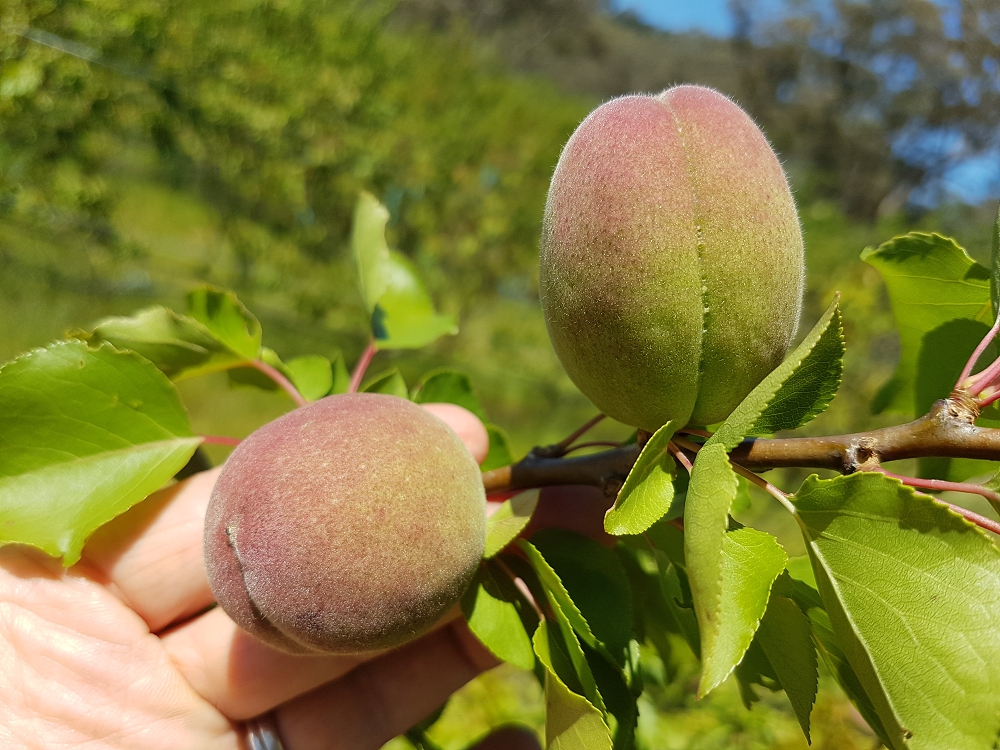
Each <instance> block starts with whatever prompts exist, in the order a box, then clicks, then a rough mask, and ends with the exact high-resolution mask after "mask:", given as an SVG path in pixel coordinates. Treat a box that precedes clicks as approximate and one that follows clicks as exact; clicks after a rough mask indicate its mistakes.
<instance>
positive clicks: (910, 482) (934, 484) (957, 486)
mask: <svg viewBox="0 0 1000 750" xmlns="http://www.w3.org/2000/svg"><path fill="white" fill-rule="evenodd" d="M875 471H877V472H878V473H879V474H884V475H885V476H887V477H891V478H893V479H898V480H899V481H900V482H902V483H903V484H905V485H906V486H907V487H916V488H918V489H924V490H937V491H939V492H965V493H967V494H970V495H981V496H982V497H985V498H986V499H987V500H989V502H990V505H992V506H993V508H994V509H995V510H997V512H1000V494H997V493H996V492H994V491H993V490H991V489H989V488H988V487H984V486H983V485H981V484H974V483H973V482H948V481H945V480H943V479H921V478H919V477H908V476H904V475H902V474H893V473H892V472H891V471H886V470H885V469H882V468H879V469H876V470H875Z"/></svg>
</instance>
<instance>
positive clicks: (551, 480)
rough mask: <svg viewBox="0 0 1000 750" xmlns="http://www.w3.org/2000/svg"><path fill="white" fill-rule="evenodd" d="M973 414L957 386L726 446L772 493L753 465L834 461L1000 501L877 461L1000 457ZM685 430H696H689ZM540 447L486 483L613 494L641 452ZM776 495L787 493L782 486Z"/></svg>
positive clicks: (495, 488)
mask: <svg viewBox="0 0 1000 750" xmlns="http://www.w3.org/2000/svg"><path fill="white" fill-rule="evenodd" d="M978 416H979V408H978V405H977V404H976V402H975V401H974V400H973V398H972V397H971V396H970V395H969V393H968V392H966V391H962V390H956V391H954V392H953V393H952V394H951V396H949V397H948V398H946V399H941V400H939V401H937V402H935V403H934V405H933V406H932V407H931V410H930V411H929V412H928V413H927V414H926V415H924V416H923V417H921V418H919V419H916V420H914V421H912V422H907V423H906V424H901V425H895V426H892V427H884V428H882V429H878V430H871V431H868V432H858V433H854V434H850V435H835V436H829V437H799V438H750V439H748V440H744V441H743V443H741V444H740V445H738V446H737V447H736V448H735V449H734V450H733V451H732V452H731V453H730V459H731V460H732V462H733V464H734V468H735V470H736V471H737V473H740V474H742V475H743V476H745V477H746V478H747V479H748V480H750V481H752V482H754V483H755V484H758V485H759V486H761V487H763V488H764V489H766V490H767V491H768V492H771V494H775V493H774V492H772V490H771V487H773V485H770V483H768V482H766V481H765V480H764V479H761V478H760V477H758V476H757V475H756V474H754V472H756V471H767V470H768V469H777V468H790V467H797V468H812V469H832V470H834V471H839V472H840V473H842V474H853V473H854V472H857V471H879V472H881V473H884V474H886V475H887V476H890V477H894V478H897V479H900V480H901V481H903V482H904V484H908V485H909V486H913V487H915V488H917V489H936V490H953V491H958V492H967V493H974V494H977V495H982V496H983V497H985V498H986V499H987V500H989V501H990V502H991V504H994V506H995V507H996V506H998V505H1000V495H998V494H997V493H996V492H994V491H992V490H990V489H989V488H986V487H983V486H982V485H976V484H971V483H963V482H943V483H942V482H940V481H938V480H920V479H917V478H915V477H901V476H900V475H896V474H892V473H890V472H887V471H885V469H883V468H882V466H881V465H882V463H885V462H888V461H898V460H901V459H907V458H924V457H942V458H978V459H985V460H989V461H1000V429H994V428H989V427H977V426H976V425H975V420H976V418H977V417H978ZM685 432H688V433H689V434H697V433H695V432H694V431H692V430H685ZM673 442H674V444H675V447H676V448H678V449H679V448H689V447H692V446H695V445H696V444H694V443H691V442H690V441H687V440H685V439H684V438H680V437H676V438H674V441H673ZM546 450H547V448H543V449H541V452H538V449H533V450H532V451H530V452H529V453H528V455H527V456H525V457H524V458H523V459H521V460H520V461H518V462H517V463H514V464H511V465H510V466H504V467H501V468H498V469H494V470H492V471H487V472H484V473H483V485H484V486H485V488H486V491H487V492H488V493H491V492H503V491H509V490H520V489H530V488H534V487H548V486H553V485H561V484H584V485H592V486H596V487H601V488H602V489H604V491H605V492H606V493H608V494H614V493H615V492H617V490H618V488H619V487H621V484H622V483H623V482H624V481H625V477H627V476H628V473H629V471H630V470H631V469H632V466H633V464H634V463H635V462H636V460H637V459H638V458H639V452H640V450H641V449H640V447H639V446H638V445H637V444H635V443H632V444H629V445H625V446H621V447H618V448H612V449H611V450H607V451H601V452H599V453H592V454H589V455H585V456H577V457H573V458H553V457H550V456H549V455H548V454H547V453H546ZM672 452H673V454H674V456H675V457H676V458H677V459H678V461H679V462H680V463H681V464H682V465H685V462H684V461H683V460H682V459H681V458H680V456H682V455H683V453H682V451H681V450H676V451H672ZM687 463H690V461H688V462H687ZM685 468H687V466H686V465H685ZM761 483H763V484H761ZM774 489H775V490H777V488H774ZM777 491H778V492H779V493H780V492H781V491H780V490H777ZM781 495H782V496H783V497H785V498H787V496H785V495H784V493H781ZM775 497H778V496H777V495H775ZM778 499H779V500H781V499H782V498H778ZM785 502H787V499H786V500H785ZM948 505H949V507H951V508H952V510H954V511H955V512H957V513H959V514H961V515H962V516H964V517H965V518H966V519H967V520H969V521H971V522H972V523H975V524H976V525H978V526H980V527H982V528H985V529H988V530H990V531H993V532H994V533H998V534H1000V524H997V523H996V522H994V521H991V520H990V519H987V518H984V517H982V516H980V515H978V514H975V513H972V512H971V511H968V510H965V509H964V508H959V507H958V506H953V505H951V504H948Z"/></svg>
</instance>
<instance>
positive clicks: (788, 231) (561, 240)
mask: <svg viewBox="0 0 1000 750" xmlns="http://www.w3.org/2000/svg"><path fill="white" fill-rule="evenodd" d="M541 248H542V252H541V276H540V287H541V301H542V308H543V310H544V312H545V320H546V324H547V326H548V329H549V336H550V337H551V339H552V344H553V347H554V348H555V350H556V353H557V354H558V355H559V358H560V360H561V361H562V363H563V366H564V367H565V368H566V371H567V373H568V374H569V376H570V378H572V380H573V382H574V383H576V385H577V387H578V388H579V389H580V390H581V391H583V393H584V394H585V395H586V396H587V397H588V398H589V399H590V400H591V401H593V403H594V404H595V405H596V406H597V407H598V408H599V409H600V410H601V411H603V412H604V413H605V414H607V415H609V416H611V417H613V418H615V419H617V420H619V421H621V422H624V423H625V424H628V425H632V426H635V427H641V428H643V429H646V430H655V429H657V428H658V427H660V426H661V425H663V424H664V423H665V422H667V421H669V420H675V421H676V422H677V424H678V426H682V425H684V424H712V423H715V422H719V421H721V420H723V419H725V418H726V417H727V416H728V415H729V413H730V412H731V411H732V410H733V409H734V408H735V407H736V405H737V404H739V402H740V401H741V400H742V399H743V398H744V397H745V396H746V395H747V394H748V393H749V392H750V391H751V390H753V388H754V387H755V386H756V385H757V384H758V383H759V382H760V381H761V380H762V379H763V378H764V377H765V376H766V375H767V374H768V373H769V372H770V371H771V370H773V369H774V368H775V367H776V366H777V365H778V364H780V362H781V360H782V359H783V358H784V356H785V354H786V353H787V351H788V346H789V344H790V343H791V341H792V338H793V336H794V335H795V330H796V327H797V324H798V319H799V313H800V309H801V301H802V291H803V276H804V259H803V247H802V233H801V230H800V227H799V221H798V214H797V213H796V210H795V203H794V201H793V199H792V195H791V192H790V190H789V188H788V182H787V180H786V179H785V174H784V172H783V171H782V169H781V165H780V164H779V163H778V159H777V157H776V156H775V154H774V151H772V150H771V147H770V145H769V144H768V142H767V140H766V139H765V137H764V135H763V133H761V131H760V129H759V128H758V127H757V126H756V125H755V124H754V123H753V121H752V120H751V119H750V117H749V116H748V115H747V114H746V113H745V112H744V111H743V110H741V109H740V108H739V107H738V106H737V105H736V104H734V103H733V102H732V101H730V100H729V99H728V98H726V97H725V96H723V95H722V94H720V93H718V92H717V91H713V90H712V89H707V88H703V87H700V86H677V87H675V88H671V89H668V90H666V91H664V92H663V93H662V94H660V95H659V96H655V97H654V96H625V97H621V98H620V99H615V100H613V101H610V102H607V103H606V104H604V105H602V106H600V107H598V108H597V109H596V110H594V111H593V112H592V113H591V114H590V115H589V116H588V117H587V118H586V119H585V120H584V121H583V123H581V125H580V126H579V128H577V130H576V132H575V133H574V134H573V136H572V137H571V138H570V140H569V142H568V143H567V144H566V147H565V149H564V150H563V152H562V155H561V156H560V158H559V163H558V165H557V166H556V170H555V174H554V176H553V178H552V185H551V187H550V188H549V195H548V201H547V203H546V206H545V217H544V222H543V229H542V240H541Z"/></svg>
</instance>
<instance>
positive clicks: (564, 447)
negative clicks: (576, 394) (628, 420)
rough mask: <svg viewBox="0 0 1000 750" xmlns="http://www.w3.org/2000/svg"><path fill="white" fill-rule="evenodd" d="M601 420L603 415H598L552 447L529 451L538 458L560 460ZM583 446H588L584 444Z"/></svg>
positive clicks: (546, 446)
mask: <svg viewBox="0 0 1000 750" xmlns="http://www.w3.org/2000/svg"><path fill="white" fill-rule="evenodd" d="M602 419H604V415H603V414H598V415H597V416H596V417H593V418H591V419H588V420H587V421H586V422H585V423H584V424H583V425H582V426H581V427H579V428H578V429H576V430H574V431H573V432H571V433H570V434H569V435H567V436H566V437H564V438H563V439H562V440H560V441H559V442H558V443H553V444H552V445H536V446H535V447H534V448H532V449H531V453H532V454H533V455H535V456H537V457H538V458H562V457H563V456H565V455H566V454H567V453H569V452H570V451H574V450H576V448H577V447H579V446H576V447H574V448H570V445H572V444H573V441H574V440H576V439H577V438H579V437H580V436H582V435H583V434H584V433H586V432H587V431H588V430H590V428H591V427H593V426H594V425H596V424H597V423H598V422H600V421H601V420H602ZM584 445H588V444H587V443H585V444H584ZM612 445H615V446H617V445H618V443H612Z"/></svg>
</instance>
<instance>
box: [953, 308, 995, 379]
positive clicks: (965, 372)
mask: <svg viewBox="0 0 1000 750" xmlns="http://www.w3.org/2000/svg"><path fill="white" fill-rule="evenodd" d="M998 331H1000V315H997V319H996V320H995V321H994V322H993V327H992V328H991V329H990V330H989V333H987V334H986V335H985V336H983V340H982V341H980V342H979V346H977V347H976V350H975V351H974V352H972V356H971V357H969V361H968V362H966V363H965V367H964V368H962V374H961V375H959V376H958V382H957V383H956V384H955V388H962V387H963V384H964V383H965V381H966V379H967V378H968V377H969V375H970V374H972V368H973V367H975V366H976V362H978V361H979V358H980V357H981V356H982V354H983V352H984V351H986V347H987V346H989V345H990V342H991V341H993V339H995V338H996V335H997V332H998ZM965 387H968V386H965Z"/></svg>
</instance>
